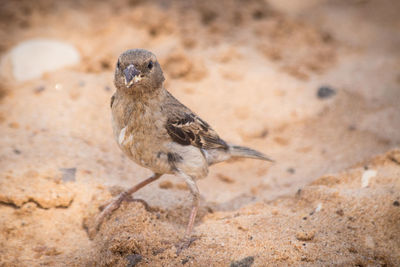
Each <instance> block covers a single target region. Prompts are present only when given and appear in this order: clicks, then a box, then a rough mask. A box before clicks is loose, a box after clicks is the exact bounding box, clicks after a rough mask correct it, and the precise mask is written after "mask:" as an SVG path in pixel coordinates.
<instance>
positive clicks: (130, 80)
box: [124, 64, 142, 87]
mask: <svg viewBox="0 0 400 267" xmlns="http://www.w3.org/2000/svg"><path fill="white" fill-rule="evenodd" d="M139 75H140V71H138V70H137V69H136V68H135V66H133V65H132V64H131V65H129V66H128V67H127V68H126V69H124V77H125V85H126V87H130V86H131V85H132V84H134V83H137V82H138V81H140V80H141V79H142V78H141V77H140V76H139Z"/></svg>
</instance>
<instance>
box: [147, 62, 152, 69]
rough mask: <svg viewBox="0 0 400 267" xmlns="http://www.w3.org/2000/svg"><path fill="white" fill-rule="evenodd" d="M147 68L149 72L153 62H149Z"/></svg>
mask: <svg viewBox="0 0 400 267" xmlns="http://www.w3.org/2000/svg"><path fill="white" fill-rule="evenodd" d="M147 67H148V68H149V70H151V69H152V68H153V61H150V62H149V64H148V65H147Z"/></svg>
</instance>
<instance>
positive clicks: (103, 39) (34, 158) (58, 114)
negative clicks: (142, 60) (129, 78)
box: [0, 0, 400, 266]
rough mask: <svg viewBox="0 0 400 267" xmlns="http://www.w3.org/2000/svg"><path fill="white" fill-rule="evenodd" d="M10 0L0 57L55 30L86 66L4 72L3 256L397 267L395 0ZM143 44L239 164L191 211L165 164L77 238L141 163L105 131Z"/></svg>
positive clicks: (398, 41)
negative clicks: (187, 236)
mask: <svg viewBox="0 0 400 267" xmlns="http://www.w3.org/2000/svg"><path fill="white" fill-rule="evenodd" d="M293 2H294V1H289V0H285V1H278V0H270V1H233V0H224V1H161V0H160V1H151V2H146V1H140V0H139V1H132V0H130V1H122V0H120V1H113V2H106V1H63V2H60V1H57V2H53V1H47V0H40V1H36V2H35V3H33V2H31V1H9V2H3V3H2V7H1V8H0V53H1V56H2V57H3V58H6V57H7V53H9V51H10V50H11V49H12V48H13V47H15V46H16V45H18V44H19V43H20V42H22V41H25V40H29V39H33V38H51V39H56V40H60V41H64V42H68V43H70V44H72V45H73V46H75V47H76V48H77V49H78V51H79V52H80V54H81V57H82V61H81V63H80V64H79V65H75V66H72V67H68V68H64V69H61V70H57V71H54V72H48V73H46V74H45V75H43V76H42V77H41V78H37V79H32V80H29V81H26V82H18V81H16V80H15V79H13V77H12V75H11V69H10V66H8V65H7V64H5V63H4V62H3V64H2V66H1V71H0V75H1V77H2V78H1V82H0V147H1V149H0V266H43V265H47V266H181V265H185V266H210V265H211V266H288V265H291V266H327V265H329V266H332V265H333V266H399V265H400V223H399V221H400V204H399V202H400V193H399V192H400V150H399V144H400V116H399V115H398V114H400V104H399V103H400V78H399V77H400V76H399V75H400V50H399V49H398V47H400V35H399V34H398V29H399V27H400V19H399V18H398V11H399V10H400V4H399V2H398V1H396V0H384V1H368V0H364V1H325V0H304V1H295V3H293ZM137 47H141V48H146V49H149V50H151V51H153V52H154V53H155V54H156V55H157V56H158V59H159V61H160V63H161V65H162V67H163V69H164V72H165V76H166V79H167V81H166V84H165V86H166V88H167V89H168V90H170V91H171V92H172V93H173V94H174V95H175V96H176V97H177V98H178V99H180V100H181V101H182V102H184V103H185V104H186V105H187V106H189V107H190V108H191V109H192V110H194V111H195V112H196V113H198V114H199V115H200V116H201V117H202V118H203V119H205V120H206V121H207V122H209V123H210V124H211V125H212V126H213V128H214V129H215V130H217V131H218V133H219V134H220V136H221V137H223V138H224V139H225V140H227V141H229V142H232V143H237V144H240V145H247V146H250V147H253V148H257V149H258V150H260V151H263V152H265V153H266V154H267V155H269V156H270V157H271V158H273V159H275V160H276V163H274V164H270V163H265V162H260V161H254V160H236V161H230V162H226V163H221V164H218V165H216V166H213V167H212V168H211V169H210V174H209V176H208V177H207V178H206V179H204V180H201V181H199V183H198V184H199V189H200V192H201V207H200V211H199V216H198V218H197V220H196V225H195V230H194V236H195V237H196V240H195V241H194V242H193V243H192V245H191V246H190V247H189V248H188V249H186V250H183V251H182V252H181V253H179V254H178V253H177V249H176V246H175V245H176V244H177V243H178V242H179V239H180V238H181V237H182V236H183V233H184V229H185V225H186V223H187V219H188V218H187V217H188V215H189V211H190V198H189V192H188V191H187V188H186V187H185V185H184V182H183V181H182V179H180V178H178V177H174V176H170V175H168V176H165V177H163V178H162V179H160V181H157V182H155V183H154V184H152V185H150V186H148V187H147V188H144V189H143V190H141V191H139V192H138V193H137V194H135V195H134V198H135V199H136V201H130V202H125V203H123V205H122V206H121V208H120V209H118V210H117V211H116V212H115V213H114V214H113V215H112V216H111V217H110V218H109V219H108V220H107V221H105V222H104V224H103V225H102V226H101V228H100V230H99V232H98V233H97V234H95V235H93V236H90V237H89V235H88V229H90V227H91V225H92V224H93V220H94V217H95V215H96V214H98V212H99V207H100V206H101V205H102V204H104V203H105V202H107V200H109V199H110V198H111V197H112V196H115V195H116V194H118V193H119V192H121V191H122V190H123V189H125V188H128V187H129V186H132V185H134V184H135V183H137V182H139V181H141V180H143V179H144V178H146V177H148V176H149V175H150V174H151V172H150V171H149V170H146V169H144V168H141V167H139V166H137V165H135V164H134V163H133V162H131V161H130V160H129V159H128V158H127V157H126V156H124V155H123V153H122V152H121V151H120V150H119V148H118V147H117V145H116V143H115V141H114V140H113V136H112V131H111V123H110V110H109V101H110V97H111V95H112V93H113V91H114V87H113V82H112V80H113V68H114V64H115V62H116V58H117V57H118V55H119V54H120V53H121V52H122V51H124V50H126V49H129V48H137Z"/></svg>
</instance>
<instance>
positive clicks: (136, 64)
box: [114, 49, 164, 94]
mask: <svg viewBox="0 0 400 267" xmlns="http://www.w3.org/2000/svg"><path fill="white" fill-rule="evenodd" d="M163 81H164V75H163V72H162V70H161V66H160V64H159V63H158V61H157V58H156V56H155V55H154V54H153V53H151V52H149V51H147V50H144V49H131V50H127V51H125V52H124V53H122V54H121V55H120V56H119V58H118V61H117V66H116V67H115V76H114V84H115V86H116V87H117V90H121V91H122V92H124V93H128V94H134V93H135V92H142V93H145V92H150V91H154V90H157V89H159V88H162V83H163Z"/></svg>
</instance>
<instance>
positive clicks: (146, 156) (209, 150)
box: [96, 49, 271, 245]
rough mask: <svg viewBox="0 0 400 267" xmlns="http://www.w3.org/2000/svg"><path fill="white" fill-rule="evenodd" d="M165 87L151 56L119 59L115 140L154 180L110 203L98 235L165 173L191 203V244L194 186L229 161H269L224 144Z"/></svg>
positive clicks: (130, 54) (139, 52) (136, 53)
mask: <svg viewBox="0 0 400 267" xmlns="http://www.w3.org/2000/svg"><path fill="white" fill-rule="evenodd" d="M163 81H164V76H163V73H162V70H161V67H160V64H159V63H158V61H157V59H156V57H155V56H154V54H152V53H151V52H149V51H146V50H143V49H134V50H128V51H126V52H124V53H123V54H122V55H121V56H120V57H119V58H118V62H117V66H116V70H115V77H114V83H115V87H116V89H117V90H116V92H115V94H114V95H113V96H112V98H111V110H112V119H113V120H112V125H113V131H114V136H115V139H116V140H117V143H118V145H119V146H120V148H121V149H122V150H123V151H124V152H125V153H126V154H127V155H128V156H129V157H130V158H131V159H132V160H133V161H134V162H136V163H137V164H139V165H141V166H143V167H146V168H148V169H150V170H152V171H153V172H154V175H153V176H151V177H150V178H148V179H147V180H145V181H143V182H141V183H139V184H138V185H136V186H135V187H132V188H131V189H129V190H127V191H126V192H124V193H122V194H121V195H120V196H118V197H117V198H116V199H114V200H113V201H112V202H111V203H110V204H109V205H108V206H107V207H106V208H105V209H104V210H103V211H102V213H100V214H99V216H98V218H97V227H96V228H97V229H98V227H99V226H100V225H101V223H102V222H103V220H104V218H105V217H106V216H107V215H109V214H110V213H111V212H112V211H113V210H115V209H117V208H118V207H119V205H120V204H121V202H122V201H123V199H124V198H126V197H127V196H129V195H130V194H132V193H134V192H136V191H137V190H139V189H140V188H142V187H143V186H145V185H147V184H149V183H151V182H152V181H155V180H157V179H158V178H160V177H161V175H163V174H167V173H168V174H176V175H178V176H180V177H182V178H183V179H184V180H185V182H186V183H187V185H188V187H189V189H190V192H191V194H192V197H193V207H192V212H191V214H190V218H189V223H188V226H187V229H186V234H185V237H187V238H189V237H190V235H191V232H192V228H193V224H194V220H195V217H196V213H197V209H198V206H199V190H198V188H197V185H196V180H197V179H201V178H204V177H206V176H207V174H208V166H210V165H212V164H214V163H217V162H221V161H225V160H227V159H229V158H231V157H248V158H255V159H261V160H268V161H271V160H270V159H269V158H268V157H266V156H265V155H264V154H262V153H260V152H258V151H255V150H253V149H250V148H247V147H241V146H235V145H231V144H227V143H226V142H225V141H224V140H222V139H221V138H220V137H219V136H218V134H217V133H216V132H215V131H214V130H213V129H212V128H211V127H210V125H209V124H208V123H206V122H205V121H203V120H202V119H201V118H200V117H199V116H197V115H196V114H194V113H193V112H192V111H191V110H190V109H188V108H187V107H186V106H184V105H183V104H181V103H180V102H179V101H178V100H177V99H175V98H174V97H173V96H172V95H171V94H170V93H169V92H168V91H167V90H165V88H164V87H163ZM188 240H190V239H188ZM188 242H189V241H187V242H186V245H188V244H189V243H190V242H189V243H188Z"/></svg>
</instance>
